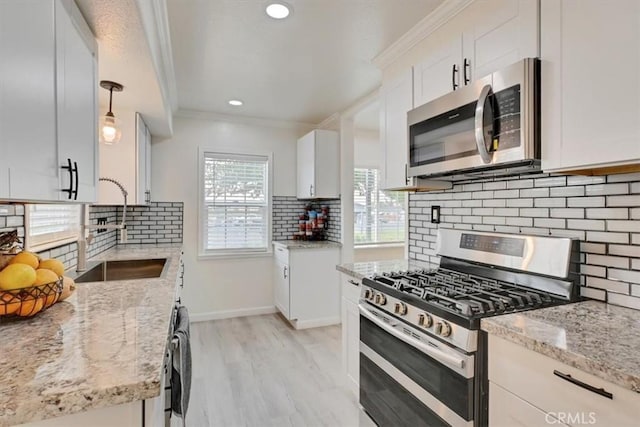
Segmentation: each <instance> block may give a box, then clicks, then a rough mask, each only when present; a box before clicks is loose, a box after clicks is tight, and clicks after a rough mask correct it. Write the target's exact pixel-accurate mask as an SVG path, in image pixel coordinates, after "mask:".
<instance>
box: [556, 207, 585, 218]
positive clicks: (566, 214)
mask: <svg viewBox="0 0 640 427" xmlns="http://www.w3.org/2000/svg"><path fill="white" fill-rule="evenodd" d="M549 216H551V218H584V209H580V208H553V209H551V210H550V211H549Z"/></svg>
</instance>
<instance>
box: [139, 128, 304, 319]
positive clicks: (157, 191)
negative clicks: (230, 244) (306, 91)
mask: <svg viewBox="0 0 640 427" xmlns="http://www.w3.org/2000/svg"><path fill="white" fill-rule="evenodd" d="M173 125H174V134H173V137H172V138H170V139H166V140H156V139H154V140H153V144H152V162H153V163H152V168H151V169H152V182H151V183H152V187H151V188H152V197H153V200H160V201H165V200H166V201H183V202H184V256H185V290H184V300H185V303H186V305H187V306H188V307H189V309H190V311H191V312H192V316H193V317H194V318H195V319H198V318H200V319H204V318H216V317H230V316H234V315H242V314H257V313H263V312H269V310H273V306H274V302H273V286H272V264H273V259H272V257H271V256H267V257H264V256H263V257H252V258H235V259H218V260H211V259H201V260H199V259H198V257H197V252H198V247H197V246H198V194H197V193H198V178H199V177H198V147H202V148H205V149H211V150H223V151H234V150H241V151H261V152H272V153H273V193H274V195H276V196H295V194H296V141H297V139H298V137H299V136H301V135H303V134H304V133H305V130H301V129H293V128H285V127H279V128H277V127H269V126H267V125H262V124H250V123H241V122H229V121H223V120H216V119H206V118H187V117H180V116H176V117H174V122H173Z"/></svg>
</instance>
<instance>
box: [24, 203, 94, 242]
mask: <svg viewBox="0 0 640 427" xmlns="http://www.w3.org/2000/svg"><path fill="white" fill-rule="evenodd" d="M80 209H82V205H25V249H27V250H30V251H35V252H37V251H42V250H45V249H49V248H53V247H56V246H60V245H64V244H66V243H71V242H75V241H77V240H78V237H79V235H80Z"/></svg>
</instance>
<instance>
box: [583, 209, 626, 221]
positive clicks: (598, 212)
mask: <svg viewBox="0 0 640 427" xmlns="http://www.w3.org/2000/svg"><path fill="white" fill-rule="evenodd" d="M586 211H587V218H590V219H627V218H628V217H629V209H627V208H589V209H586Z"/></svg>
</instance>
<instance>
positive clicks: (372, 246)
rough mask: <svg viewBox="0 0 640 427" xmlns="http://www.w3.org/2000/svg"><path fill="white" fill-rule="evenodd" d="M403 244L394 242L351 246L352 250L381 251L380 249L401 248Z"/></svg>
mask: <svg viewBox="0 0 640 427" xmlns="http://www.w3.org/2000/svg"><path fill="white" fill-rule="evenodd" d="M403 247H404V243H401V242H394V243H366V244H362V245H353V249H354V250H358V249H382V248H403Z"/></svg>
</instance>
